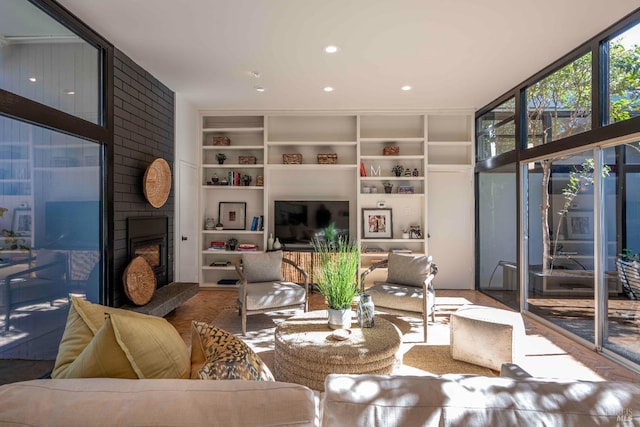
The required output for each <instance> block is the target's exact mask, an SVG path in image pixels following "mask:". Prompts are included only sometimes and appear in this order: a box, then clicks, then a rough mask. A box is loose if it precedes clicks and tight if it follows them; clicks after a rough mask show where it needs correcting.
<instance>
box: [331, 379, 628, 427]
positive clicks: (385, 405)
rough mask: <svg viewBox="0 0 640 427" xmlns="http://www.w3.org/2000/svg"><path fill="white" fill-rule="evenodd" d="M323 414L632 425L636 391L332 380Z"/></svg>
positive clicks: (337, 419)
mask: <svg viewBox="0 0 640 427" xmlns="http://www.w3.org/2000/svg"><path fill="white" fill-rule="evenodd" d="M322 415H323V416H322V425H323V426H326V427H328V426H335V425H348V426H352V427H358V426H363V427H365V426H367V427H368V426H374V425H375V426H379V425H384V426H389V427H390V426H409V425H420V426H434V427H436V426H443V425H446V426H534V425H535V426H542V425H546V426H592V425H636V424H637V423H638V422H640V385H638V384H632V383H623V382H613V381H612V382H608V381H597V382H592V381H571V380H545V379H533V378H531V379H513V378H498V377H485V376H480V375H455V374H449V375H443V376H440V377H430V376H411V375H406V376H401V375H398V376H385V375H336V374H331V375H328V376H327V378H326V380H325V395H324V399H323V404H322ZM622 420H624V421H625V422H624V423H621V422H620V421H622Z"/></svg>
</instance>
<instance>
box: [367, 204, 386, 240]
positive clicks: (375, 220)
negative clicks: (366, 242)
mask: <svg viewBox="0 0 640 427" xmlns="http://www.w3.org/2000/svg"><path fill="white" fill-rule="evenodd" d="M362 228H363V230H362V236H363V237H364V238H365V239H391V238H393V223H392V217H391V209H362Z"/></svg>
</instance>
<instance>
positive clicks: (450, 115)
mask: <svg viewBox="0 0 640 427" xmlns="http://www.w3.org/2000/svg"><path fill="white" fill-rule="evenodd" d="M473 117H474V116H473V111H462V112H459V111H454V112H410V113H402V112H380V113H369V112H366V113H364V112H363V113H358V112H353V113H346V112H340V113H327V112H291V113H277V114H276V113H273V114H265V115H255V116H248V115H243V114H238V115H234V114H220V113H219V112H214V113H208V112H203V113H201V136H202V140H201V142H200V145H201V148H202V149H201V174H202V176H201V178H202V181H201V182H202V191H201V200H200V221H201V224H202V233H201V239H200V246H201V251H202V255H201V263H200V282H201V285H202V286H218V285H216V283H217V281H218V280H219V279H221V278H222V279H225V278H228V279H233V278H235V277H236V276H235V271H234V270H233V267H231V266H227V267H213V266H211V265H210V264H211V263H212V262H213V261H214V260H221V259H224V260H228V261H230V262H235V261H237V259H238V258H239V256H240V253H239V252H237V251H233V252H230V251H211V250H209V246H210V242H211V241H215V240H218V241H221V240H226V239H228V238H230V237H235V238H236V239H238V240H239V241H240V243H253V244H256V245H258V249H259V250H261V251H263V250H264V249H265V246H266V241H267V237H268V235H269V234H270V233H274V222H273V218H272V215H273V212H272V211H273V206H274V201H275V200H347V201H349V211H350V216H349V221H350V230H351V236H352V238H357V239H358V240H359V241H360V242H361V243H362V245H363V247H364V248H365V249H367V248H369V249H370V248H376V249H377V250H378V251H377V252H375V253H370V252H366V251H365V252H363V254H362V257H361V269H362V270H363V269H365V268H367V267H368V266H370V265H371V262H372V261H374V260H376V259H384V258H386V256H387V255H388V253H389V252H390V251H391V250H393V249H396V248H397V249H409V250H411V252H412V253H414V254H430V255H433V256H434V260H435V261H436V262H437V263H438V265H439V266H440V273H439V281H438V283H440V285H441V287H445V288H465V289H471V288H472V287H473V263H472V262H469V260H472V259H473V238H474V233H473V223H474V222H473V205H474V203H473V181H472V178H473V161H474V155H473V147H474V146H473V140H472V136H473V123H474V122H473ZM217 136H227V137H229V138H230V140H231V144H230V145H229V146H214V145H213V142H212V141H213V138H214V137H217ZM388 146H397V147H399V153H398V155H391V156H389V155H384V147H388ZM220 152H222V153H224V154H226V155H227V160H226V161H225V163H224V164H223V165H219V164H217V161H216V160H215V154H217V153H220ZM327 153H335V154H337V162H336V163H335V164H320V163H319V162H318V154H327ZM287 154H300V155H301V157H302V162H301V163H300V164H285V162H284V161H283V156H284V155H287ZM237 155H252V156H255V157H256V158H257V162H256V164H255V165H246V164H239V163H238V162H237V160H235V157H236V156H237ZM396 164H399V165H402V166H403V167H405V168H408V169H409V170H410V171H411V172H412V174H411V175H410V176H404V175H402V176H400V177H396V176H394V175H393V174H392V171H391V169H392V167H393V166H394V165H396ZM361 168H364V170H365V172H366V176H361ZM229 171H236V172H240V173H242V174H248V175H250V176H252V184H251V185H249V186H246V187H245V186H231V185H228V186H219V185H210V184H211V179H212V177H213V175H214V174H217V176H218V178H221V177H222V176H226V175H228V172H229ZM258 175H260V176H262V177H263V182H264V185H263V186H256V185H255V183H256V179H257V176H258ZM386 181H388V182H389V183H392V184H393V190H392V193H389V194H387V193H385V192H384V188H383V183H384V182H386ZM443 181H447V185H444V186H443V185H442V182H443ZM399 187H402V188H403V189H404V190H405V191H411V189H412V191H413V193H399V192H398V188H399ZM407 189H409V190H407ZM220 202H246V203H247V213H246V217H247V226H246V230H227V229H225V230H221V231H216V230H205V228H204V224H205V221H206V218H214V219H215V220H216V221H218V206H219V203H220ZM432 202H434V203H435V204H434V203H432ZM381 205H384V208H385V209H391V211H392V220H393V226H392V228H393V230H392V238H390V239H371V238H369V239H366V238H364V231H363V230H364V229H363V219H362V210H363V209H376V208H378V206H381ZM256 215H263V217H264V230H262V231H247V230H249V228H250V226H251V219H252V218H253V216H256ZM452 222H454V223H456V225H455V226H453V227H452V226H451V223H452ZM411 225H414V226H419V227H420V230H421V231H422V237H420V238H413V239H405V238H402V235H403V234H402V231H403V229H406V228H408V227H409V226H411ZM433 227H438V228H441V227H446V229H438V230H437V231H436V230H434V229H433ZM429 235H431V236H432V238H429ZM443 235H447V236H449V237H448V238H444V237H442V236H443ZM434 238H435V241H434ZM461 257H465V258H464V259H465V260H466V261H465V265H466V266H461V265H459V264H460V262H459V261H458V260H459V259H461ZM377 274H384V271H382V272H378V273H377ZM370 276H371V278H372V279H377V277H376V275H375V274H372V275H370Z"/></svg>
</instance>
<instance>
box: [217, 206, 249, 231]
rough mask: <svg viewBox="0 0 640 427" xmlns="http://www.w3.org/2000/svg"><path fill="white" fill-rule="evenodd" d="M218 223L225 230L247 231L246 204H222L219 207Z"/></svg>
mask: <svg viewBox="0 0 640 427" xmlns="http://www.w3.org/2000/svg"><path fill="white" fill-rule="evenodd" d="M218 218H220V219H219V220H218V222H220V223H222V226H223V227H224V229H225V230H246V229H247V203H246V202H220V204H219V205H218Z"/></svg>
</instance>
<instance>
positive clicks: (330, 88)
mask: <svg viewBox="0 0 640 427" xmlns="http://www.w3.org/2000/svg"><path fill="white" fill-rule="evenodd" d="M323 90H324V91H325V92H333V88H332V87H331V86H327V87H325V88H324V89H323Z"/></svg>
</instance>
